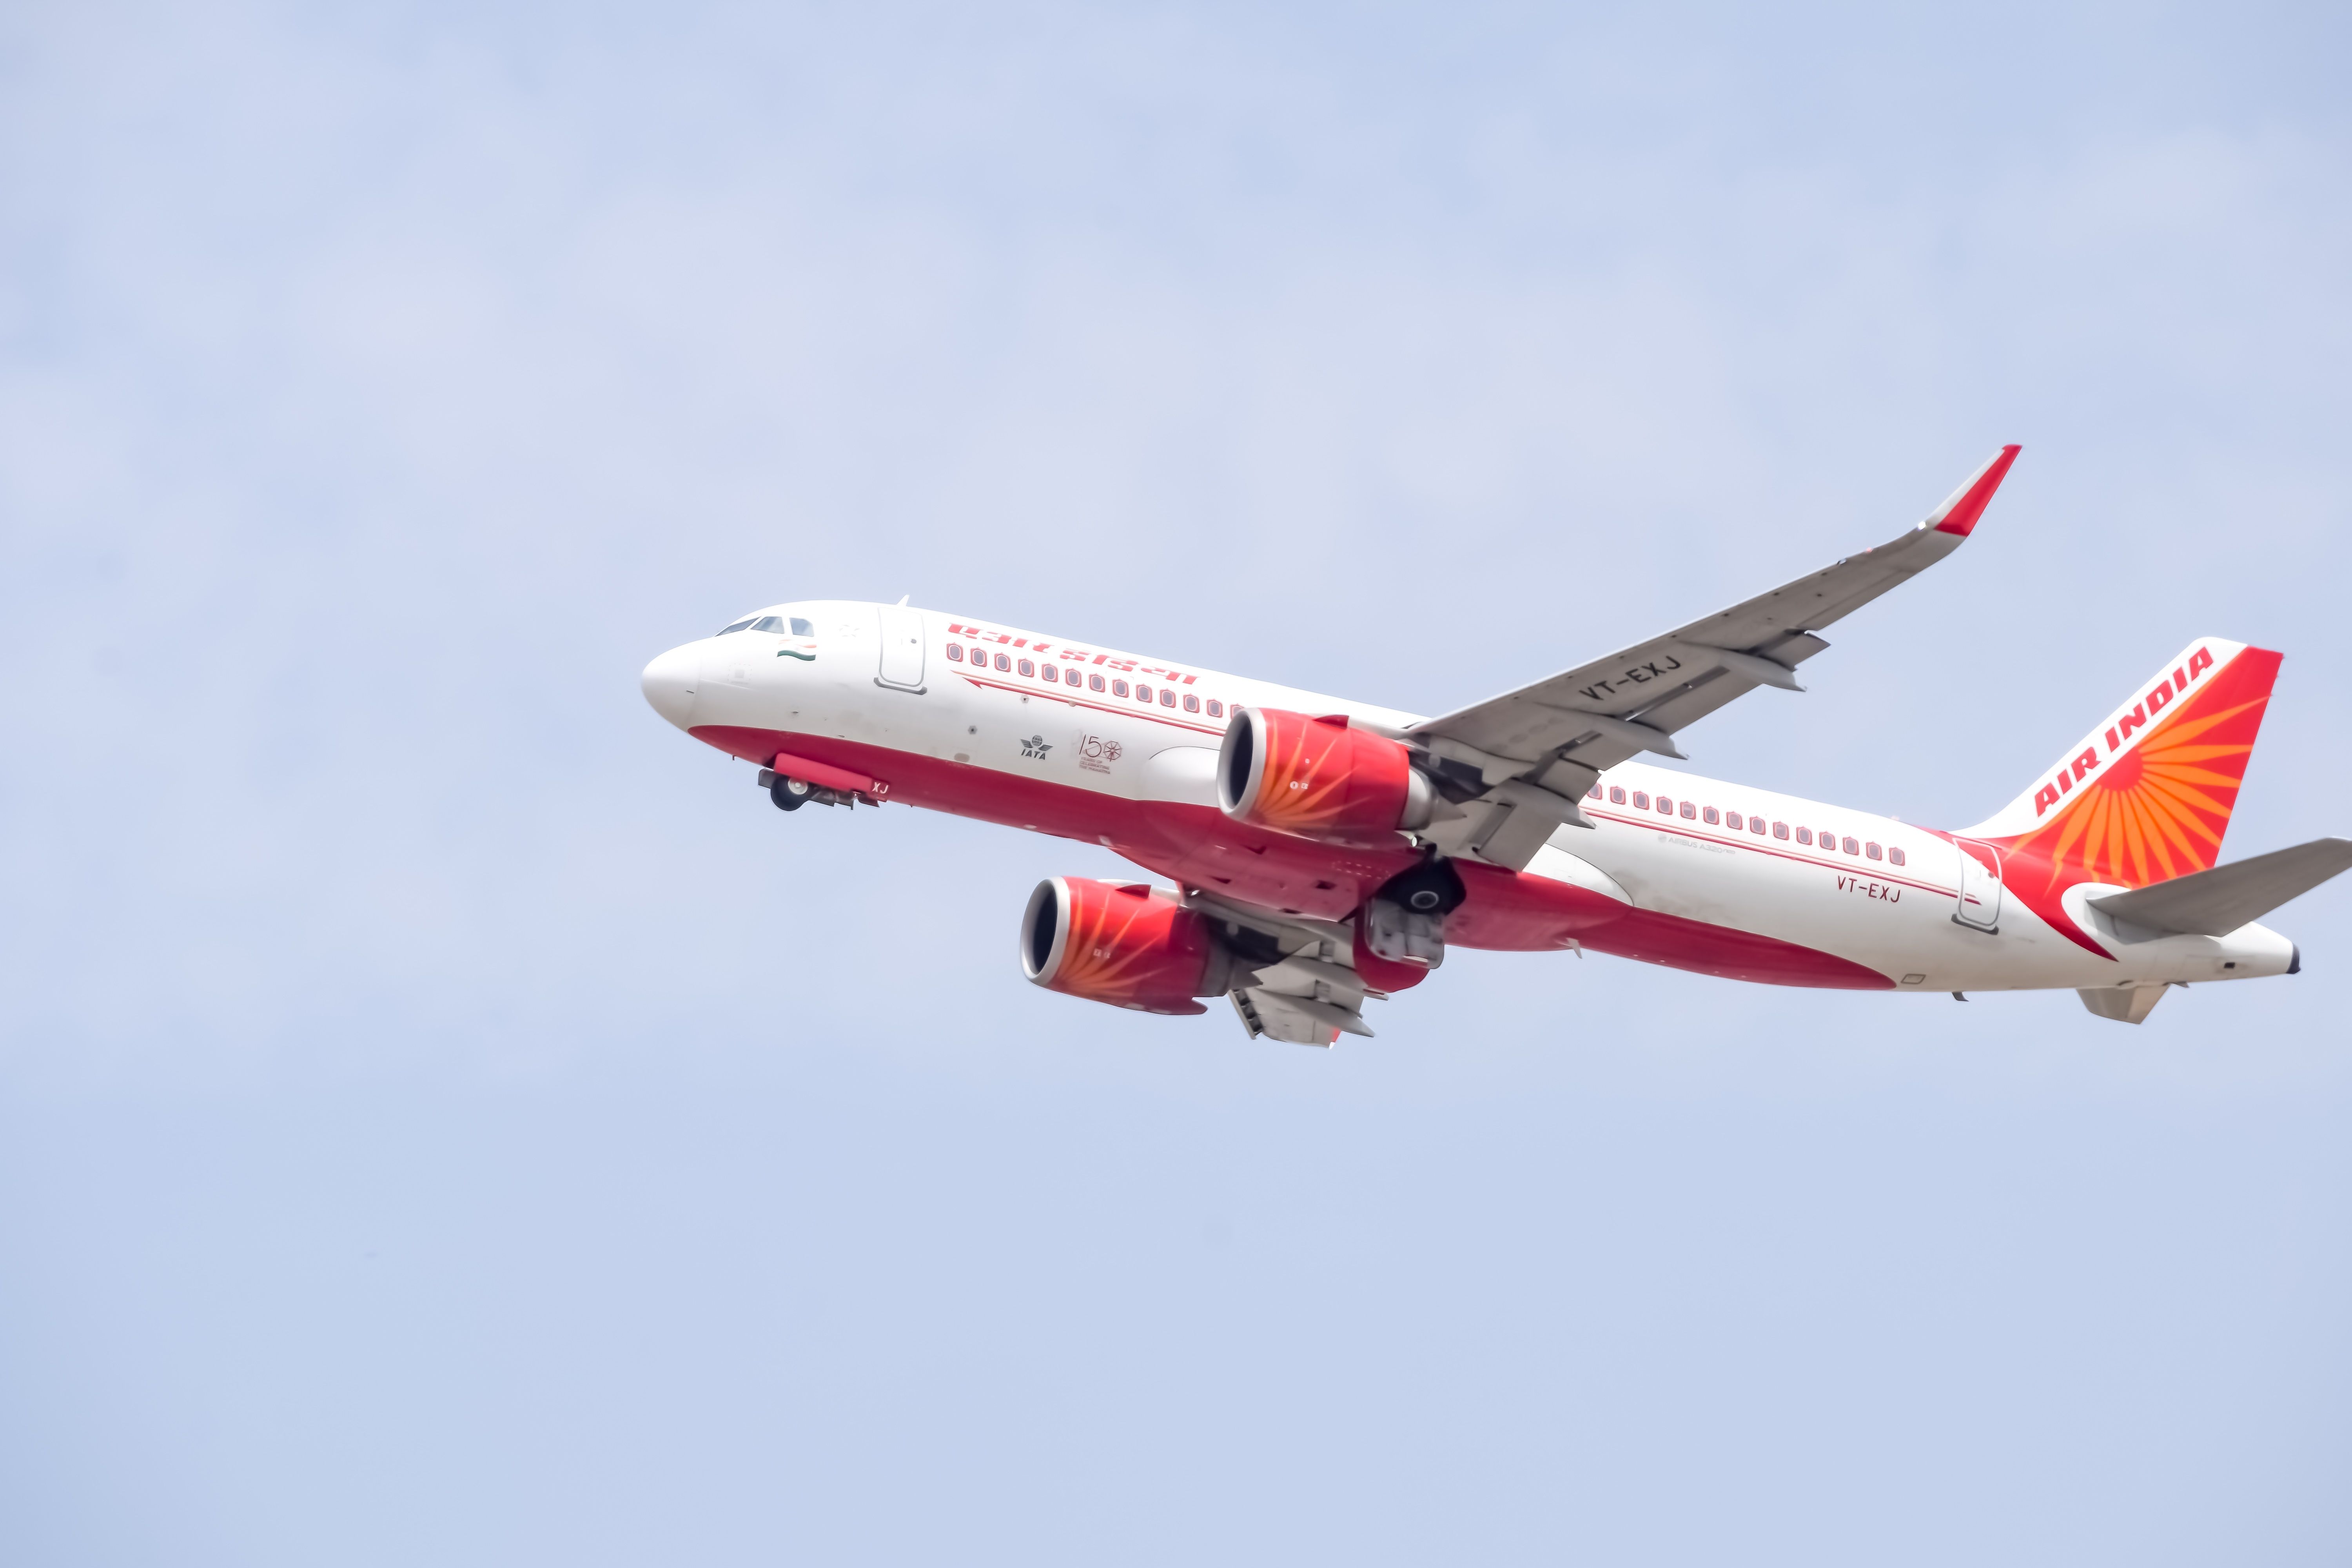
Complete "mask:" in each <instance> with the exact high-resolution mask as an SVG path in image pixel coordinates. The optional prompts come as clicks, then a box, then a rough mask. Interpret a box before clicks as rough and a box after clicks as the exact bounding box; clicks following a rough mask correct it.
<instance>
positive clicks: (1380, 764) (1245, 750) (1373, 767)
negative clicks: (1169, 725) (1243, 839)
mask: <svg viewBox="0 0 2352 1568" xmlns="http://www.w3.org/2000/svg"><path fill="white" fill-rule="evenodd" d="M1435 801H1436V795H1435V793H1434V792H1433V790H1432V789H1431V788H1430V784H1429V780H1428V779H1427V778H1425V777H1423V774H1422V773H1421V771H1420V770H1419V769H1417V768H1415V767H1414V766H1413V765H1412V752H1410V751H1408V750H1407V749H1406V748H1405V747H1404V745H1403V744H1402V743H1401V742H1396V741H1391V740H1390V739H1389V738H1388V737H1387V736H1386V735H1377V734H1374V733H1373V732H1372V731H1370V730H1359V729H1357V728H1355V727H1354V726H1353V725H1351V724H1350V723H1349V722H1348V716H1347V715H1346V714H1344V713H1335V714H1329V715H1327V716H1325V717H1322V718H1310V717H1309V716H1307V714H1304V713H1289V712H1285V711H1284V710H1281V709H1279V708H1240V709H1236V710H1234V720H1233V722H1232V723H1231V724H1229V725H1227V726H1226V728H1225V740H1224V744H1223V746H1221V747H1220V748H1219V749H1218V752H1217V804H1218V805H1221V806H1223V808H1224V813H1225V815H1226V816H1230V817H1232V818H1233V819H1234V821H1235V822H1241V823H1246V824H1248V825H1249V826H1252V827H1263V828H1265V829H1268V830H1269V831H1271V832H1275V833H1286V834H1289V835H1291V836H1292V837H1297V838H1312V839H1317V840H1318V841H1320V842H1323V843H1326V844H1350V845H1360V846H1364V847H1381V846H1382V845H1391V844H1393V843H1394V842H1395V836H1396V835H1397V834H1398V833H1400V832H1406V833H1409V832H1412V831H1413V830H1414V829H1416V828H1422V827H1426V826H1429V820H1430V816H1431V814H1432V813H1433V810H1434V809H1435Z"/></svg>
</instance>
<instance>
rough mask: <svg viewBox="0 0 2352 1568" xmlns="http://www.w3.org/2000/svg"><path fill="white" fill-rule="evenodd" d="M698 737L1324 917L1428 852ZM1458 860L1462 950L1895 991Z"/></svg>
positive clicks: (959, 769) (841, 746)
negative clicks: (805, 763) (831, 769)
mask: <svg viewBox="0 0 2352 1568" xmlns="http://www.w3.org/2000/svg"><path fill="white" fill-rule="evenodd" d="M694 735H695V738H696V739H698V740H700V741H705V742H709V744H711V745H713V746H716V747H718V748H719V750H720V751H722V752H729V753H730V754H732V755H734V756H738V757H741V758H743V759H744V760H745V761H747V762H756V763H761V765H762V766H765V765H766V764H767V763H768V761H769V759H771V758H772V757H773V756H774V755H775V754H776V753H777V752H792V753H793V754H794V755H796V756H803V757H807V758H809V759H810V760H812V761H814V762H821V763H831V764H832V765H833V766H835V767H840V768H847V769H851V770H853V771H855V772H857V773H865V774H866V775H868V776H870V777H872V778H875V779H877V780H880V781H882V782H883V783H885V784H888V785H889V798H890V799H891V800H894V801H899V802H903V803H904V804H906V805H919V806H923V807H926V808H928V809H929V810H932V811H945V812H950V813H952V814H954V815H955V816H970V817H976V818H978V819H980V820H981V821H983V822H1001V823H1003V824H1004V825H1005V826H1011V827H1021V828H1026V829H1028V830H1029V831H1031V832H1035V833H1050V834H1054V835H1055V836H1057V837H1063V838H1077V839H1083V840H1085V841H1087V843H1092V844H1104V845H1108V847H1110V848H1112V849H1114V850H1116V851H1118V853H1119V854H1121V855H1123V856H1125V857H1127V858H1129V859H1130V860H1132V861H1134V862H1135V863H1136V864H1137V865H1139V866H1143V867H1146V868H1150V869H1151V870H1153V871H1156V872H1158V873H1160V875H1161V876H1164V877H1167V878H1170V879H1172V880H1174V881H1177V882H1181V883H1184V884H1187V885H1190V886H1192V887H1196V888H1202V889H1207V890H1209V891H1211V892H1214V893H1223V894H1224V895H1226V896H1228V897H1231V898H1235V899H1239V900H1244V901H1246V902H1249V903H1253V904H1260V905H1264V906H1265V907H1266V908H1268V909H1275V910H1283V911H1284V912H1286V913H1289V914H1302V915H1309V916H1312V917H1314V918H1316V919H1318V920H1329V921H1341V920H1346V919H1347V918H1349V916H1350V915H1352V914H1354V913H1355V911H1356V910H1357V909H1358V908H1359V907H1360V906H1361V905H1362V903H1363V901H1364V900H1365V899H1367V898H1369V897H1370V895H1371V893H1372V890H1373V889H1376V888H1378V887H1379V886H1380V885H1381V883H1382V882H1384V881H1386V880H1387V879H1389V878H1391V877H1392V876H1394V875H1396V873H1398V872H1399V871H1402V870H1404V869H1406V868H1408V867H1410V866H1412V864H1413V863H1414V861H1415V860H1416V859H1417V858H1418V857H1417V856H1416V855H1415V854H1414V853H1413V851H1412V849H1410V848H1408V847H1404V846H1403V845H1402V844H1400V845H1399V846H1398V847H1397V848H1395V849H1393V850H1386V849H1380V850H1372V849H1348V848H1340V847H1335V846H1331V845H1325V844H1316V843H1311V842H1309V841H1308V840H1307V839H1303V838H1290V837H1285V836H1284V835H1281V834H1274V833H1263V832H1259V831H1257V830H1255V829H1254V828H1248V827H1244V826H1242V825H1241V824H1239V823H1237V822H1234V820H1233V819H1232V818H1230V817H1228V816H1225V815H1224V813H1223V812H1221V811H1218V810H1216V809H1215V808H1214V807H1212V806H1202V805H1180V804H1177V803H1174V802H1171V801H1132V800H1122V799H1120V798H1118V796H1116V795H1098V794H1097V793H1095V792H1094V791H1092V790H1087V789H1079V788H1076V787H1074V786H1072V785H1069V784H1053V783H1049V782H1048V781H1046V780H1045V779H1033V778H1023V777H1022V776H1020V775H1019V774H1017V773H999V772H997V771H996V770H994V769H992V768H981V767H973V766H972V765H971V764H970V763H951V762H941V761H940V760H939V759H938V758H936V757H923V756H917V755H915V754H914V753H912V752H897V751H892V750H890V749H888V748H887V747H883V746H869V745H866V744H863V743H861V742H856V741H842V740H835V739H833V738H831V737H829V736H824V735H804V734H799V733H795V732H793V731H780V730H751V729H739V728H734V727H723V726H717V725H712V726H706V727H704V728H701V729H698V730H696V731H694ZM1455 865H1456V867H1457V868H1459V869H1460V870H1461V873H1462V880H1463V884H1464V886H1465V889H1467V890H1468V893H1469V897H1468V898H1467V900H1465V902H1464V903H1463V905H1462V907H1461V908H1460V909H1458V910H1455V911H1454V913H1453V915H1452V916H1451V917H1449V918H1448V920H1447V921H1446V940H1447V941H1448V942H1452V943H1454V944H1456V945H1458V946H1462V947H1468V948H1486V949H1493V950H1496V951H1502V952H1558V951H1559V949H1561V948H1563V947H1566V946H1568V945H1569V944H1570V942H1580V943H1581V944H1582V945H1583V946H1585V947H1588V948H1590V949H1591V950H1592V951H1593V952H1605V953H1609V954H1612V956H1615V957H1618V958H1631V959H1637V960H1639V961H1640V962H1642V963H1658V964H1664V965H1665V966H1666V967H1668V968H1671V969H1685V970H1689V971H1690V972H1692V973H1696V974H1713V975H1718V976H1720V977H1722V978H1724V979H1726V980H1746V981H1752V982H1755V983H1758V984H1766V985H1812V986H1826V987H1832V988H1836V989H1842V990H1851V991H1885V990H1891V989H1892V988H1893V986H1894V983H1893V982H1892V981H1890V980H1889V979H1887V977H1886V976H1885V975H1884V974H1881V973H1878V972H1877V971H1876V970H1874V969H1865V968H1864V967H1863V966H1862V965H1861V964H1858V963H1853V962H1851V961H1850V960H1847V959H1843V958H1839V957H1837V956H1836V955H1835V954H1833V953H1827V952H1820V951H1818V950H1816V949H1813V948H1809V947H1801V946H1799V945H1797V944H1796V943H1794V942H1781V941H1780V940H1779V939H1777V938H1774V937H1769V936H1758V935H1756V934H1754V933H1753V932H1750V931H1736V930H1733V929H1732V928H1730V927H1728V926H1717V925H1708V924H1706V923H1705V922H1703V921H1690V920H1684V919H1682V918H1680V917H1679V916H1675V915H1667V914H1659V913H1657V912H1655V911H1654V910H1637V909H1633V908H1631V907H1629V906H1627V905H1624V904H1621V903H1619V902H1618V901H1617V900H1614V899H1611V898H1607V897H1604V896H1603V895H1601V894H1599V893H1594V892H1589V891H1587V890H1586V889H1582V888H1579V887H1574V886H1571V885H1570V884H1568V883H1565V882H1555V881H1552V880H1550V879H1548V878H1543V877H1526V876H1518V875H1516V874H1514V873H1512V872H1509V871H1506V870H1504V869H1502V868H1499V867H1495V866H1480V865H1475V864H1473V863H1470V862H1467V861H1456V862H1455Z"/></svg>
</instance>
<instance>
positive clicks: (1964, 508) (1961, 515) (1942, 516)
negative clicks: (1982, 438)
mask: <svg viewBox="0 0 2352 1568" xmlns="http://www.w3.org/2000/svg"><path fill="white" fill-rule="evenodd" d="M2018 450H2019V448H2018V447H2017V446H2016V445H2015V444H2014V443H2012V444H2011V445H2010V446H2007V447H2002V448H2001V449H2000V451H1998V452H1995V453H1994V454H1993V455H1992V461H1990V462H1989V463H1987V464H1986V465H1985V466H1984V467H1983V468H1979V469H1978V470H1977V471H1976V472H1975V473H1973V474H1970V475H1969V477H1968V479H1966V480H1964V481H1963V482H1962V483H1961V485H1960V488H1959V489H1956V490H1954V491H1953V492H1952V493H1951V494H1950V495H1949V496H1948V497H1947V498H1946V499H1945V501H1944V504H1943V505H1941V506H1939V507H1937V509H1936V510H1934V511H1932V512H1929V513H1928V514H1927V521H1925V522H1923V523H1921V524H1920V525H1919V526H1920V527H1922V528H1932V529H1934V530H1936V531H1937V532H1938V533H1957V534H1958V535H1959V536H1960V537H1961V538H1962V539H1966V538H1967V537H1968V536H1969V530H1970V529H1972V528H1974V527H1976V525H1977V519H1979V518H1980V517H1982V516H1983V515H1984V509H1985V508H1986V507H1987V506H1989V505H1990V504H1991V502H1992V492H1993V491H1995V490H1997V489H2000V481H2001V480H2002V479H2006V478H2008V477H2009V466H2010V465H2011V463H2014V462H2015V461H2017V454H2018Z"/></svg>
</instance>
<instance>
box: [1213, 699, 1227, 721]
mask: <svg viewBox="0 0 2352 1568" xmlns="http://www.w3.org/2000/svg"><path fill="white" fill-rule="evenodd" d="M1224 716H1225V705H1224V704H1223V703H1222V702H1220V701H1218V700H1216V699H1215V698H1213V697H1212V698H1210V699H1209V717H1210V718H1212V719H1222V718H1223V717H1224Z"/></svg>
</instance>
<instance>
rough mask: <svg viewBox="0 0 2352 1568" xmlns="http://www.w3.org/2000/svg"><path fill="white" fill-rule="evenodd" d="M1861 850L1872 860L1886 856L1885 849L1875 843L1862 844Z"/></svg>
mask: <svg viewBox="0 0 2352 1568" xmlns="http://www.w3.org/2000/svg"><path fill="white" fill-rule="evenodd" d="M1862 852H1863V853H1864V855H1866V856H1868V857H1869V858H1872V859H1873V860H1883V859H1885V858H1886V851H1885V849H1883V848H1881V847H1879V846H1877V845H1876V844H1864V846H1863V847H1862Z"/></svg>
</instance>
